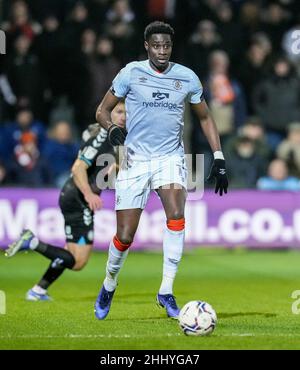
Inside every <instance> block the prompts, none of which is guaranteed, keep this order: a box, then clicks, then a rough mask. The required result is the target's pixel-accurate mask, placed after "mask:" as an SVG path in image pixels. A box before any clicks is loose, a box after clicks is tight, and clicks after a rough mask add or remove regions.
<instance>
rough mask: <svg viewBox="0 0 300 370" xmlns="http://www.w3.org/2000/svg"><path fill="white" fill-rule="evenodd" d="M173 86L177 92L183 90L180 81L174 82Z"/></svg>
mask: <svg viewBox="0 0 300 370" xmlns="http://www.w3.org/2000/svg"><path fill="white" fill-rule="evenodd" d="M173 86H174V88H175V89H176V90H181V89H182V82H181V81H180V80H174V81H173Z"/></svg>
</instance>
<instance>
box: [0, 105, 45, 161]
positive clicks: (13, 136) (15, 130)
mask: <svg viewBox="0 0 300 370" xmlns="http://www.w3.org/2000/svg"><path fill="white" fill-rule="evenodd" d="M23 133H32V134H34V135H35V136H36V139H37V141H36V144H37V145H38V147H39V149H42V148H43V146H44V143H45V127H44V125H43V123H42V122H40V121H37V120H35V119H34V117H33V113H32V111H31V110H30V109H29V108H21V109H20V110H19V112H18V113H17V115H16V120H15V122H12V123H9V124H8V125H6V128H5V142H6V147H7V158H11V157H12V156H13V153H14V149H15V147H16V146H17V145H19V143H20V140H21V137H22V134H23Z"/></svg>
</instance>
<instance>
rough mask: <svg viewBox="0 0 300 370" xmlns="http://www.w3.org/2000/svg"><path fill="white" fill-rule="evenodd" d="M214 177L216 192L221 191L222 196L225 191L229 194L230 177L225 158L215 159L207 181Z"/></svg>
mask: <svg viewBox="0 0 300 370" xmlns="http://www.w3.org/2000/svg"><path fill="white" fill-rule="evenodd" d="M213 178H215V179H216V187H215V193H216V194H218V193H219V194H220V196H222V195H223V192H224V193H225V194H227V188H228V178H227V175H226V166H225V160H224V159H215V160H214V162H213V164H212V167H211V170H210V173H209V175H208V178H207V181H211V180H212V179H213Z"/></svg>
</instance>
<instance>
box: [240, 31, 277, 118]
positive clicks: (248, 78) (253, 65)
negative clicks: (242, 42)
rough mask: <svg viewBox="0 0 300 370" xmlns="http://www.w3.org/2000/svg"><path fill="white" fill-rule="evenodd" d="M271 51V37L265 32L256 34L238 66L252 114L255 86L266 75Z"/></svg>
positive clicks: (248, 106)
mask: <svg viewBox="0 0 300 370" xmlns="http://www.w3.org/2000/svg"><path fill="white" fill-rule="evenodd" d="M271 52H272V46H271V41H270V39H269V38H268V37H267V36H265V35H264V34H261V33H260V34H256V35H254V36H253V38H252V41H251V43H250V46H249V47H248V49H247V50H246V54H245V56H243V57H242V58H241V60H240V64H239V67H237V76H238V78H239V80H240V82H241V84H242V86H243V87H244V88H245V95H246V101H247V108H248V110H249V113H251V114H252V113H253V112H254V109H253V106H252V100H251V99H252V96H253V93H254V88H255V87H256V86H257V85H258V84H259V83H260V82H261V80H262V79H263V78H264V77H266V71H267V65H268V60H269V57H270V54H271Z"/></svg>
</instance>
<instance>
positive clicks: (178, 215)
mask: <svg viewBox="0 0 300 370" xmlns="http://www.w3.org/2000/svg"><path fill="white" fill-rule="evenodd" d="M182 219H184V213H183V211H182V210H181V209H175V210H173V211H172V212H170V213H169V214H168V221H169V220H182Z"/></svg>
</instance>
